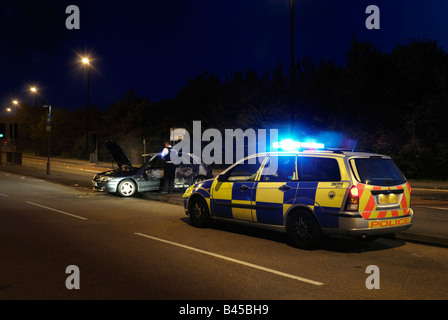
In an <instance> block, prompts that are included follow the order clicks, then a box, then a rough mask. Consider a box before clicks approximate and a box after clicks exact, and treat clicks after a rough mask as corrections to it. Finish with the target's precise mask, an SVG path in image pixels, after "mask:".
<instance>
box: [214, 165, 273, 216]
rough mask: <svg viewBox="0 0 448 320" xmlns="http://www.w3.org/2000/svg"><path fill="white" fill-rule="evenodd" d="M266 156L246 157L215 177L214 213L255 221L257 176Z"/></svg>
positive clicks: (215, 214)
mask: <svg viewBox="0 0 448 320" xmlns="http://www.w3.org/2000/svg"><path fill="white" fill-rule="evenodd" d="M264 159H265V157H264V156H254V157H249V158H246V159H245V160H243V161H241V162H240V163H238V164H236V165H235V166H234V167H232V168H230V169H229V170H228V171H226V172H225V173H224V174H223V175H222V176H221V177H219V178H217V179H215V181H214V182H213V185H212V188H211V203H210V205H211V212H212V215H214V216H216V217H221V218H227V219H236V220H244V221H253V220H254V219H253V215H252V202H253V200H254V198H253V197H254V195H255V193H254V190H255V187H256V181H255V180H256V177H257V174H258V171H259V168H260V165H261V163H262V162H263V161H264Z"/></svg>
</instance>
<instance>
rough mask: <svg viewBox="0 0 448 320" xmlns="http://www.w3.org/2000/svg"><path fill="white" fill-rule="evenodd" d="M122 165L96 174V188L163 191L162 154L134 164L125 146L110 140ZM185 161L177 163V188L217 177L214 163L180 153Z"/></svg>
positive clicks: (123, 191) (127, 194)
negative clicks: (136, 164) (212, 166)
mask: <svg viewBox="0 0 448 320" xmlns="http://www.w3.org/2000/svg"><path fill="white" fill-rule="evenodd" d="M105 145H106V148H107V149H108V150H109V152H110V153H111V155H112V157H113V159H114V161H115V162H116V163H117V165H118V168H117V169H113V170H109V171H105V172H101V173H98V174H96V175H95V176H94V177H93V179H92V186H93V190H95V191H104V192H108V193H114V194H118V195H120V196H122V197H131V196H133V195H135V194H136V193H139V192H147V191H159V190H161V188H162V186H163V185H164V180H163V179H164V169H165V167H166V162H165V160H164V159H163V158H162V157H161V155H160V154H154V155H152V156H151V157H150V158H149V160H148V161H146V162H145V163H144V164H143V165H142V166H140V167H136V166H133V165H132V163H131V161H130V160H129V158H128V156H127V155H126V153H125V152H124V151H123V149H122V148H121V147H120V146H119V145H118V144H116V143H115V142H112V141H107V142H106V144H105ZM178 156H179V157H181V158H182V162H181V163H180V164H177V165H176V170H175V178H174V189H175V190H179V191H182V190H185V189H186V188H188V187H189V186H190V185H192V184H194V183H196V182H199V181H202V180H206V179H210V178H212V177H213V175H212V169H211V167H210V166H208V165H207V164H205V163H204V162H202V161H201V160H200V159H199V158H198V157H196V156H195V155H193V154H190V153H178Z"/></svg>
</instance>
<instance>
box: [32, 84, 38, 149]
mask: <svg viewBox="0 0 448 320" xmlns="http://www.w3.org/2000/svg"><path fill="white" fill-rule="evenodd" d="M30 91H31V92H32V93H33V94H34V139H33V144H34V155H35V156H37V89H36V87H31V88H30Z"/></svg>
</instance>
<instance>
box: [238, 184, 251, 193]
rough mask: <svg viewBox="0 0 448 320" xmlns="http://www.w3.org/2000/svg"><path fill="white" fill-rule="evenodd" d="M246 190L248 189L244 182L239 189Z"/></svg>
mask: <svg viewBox="0 0 448 320" xmlns="http://www.w3.org/2000/svg"><path fill="white" fill-rule="evenodd" d="M246 190H249V187H248V186H246V185H245V184H243V185H242V186H241V187H240V191H246Z"/></svg>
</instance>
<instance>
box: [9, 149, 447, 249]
mask: <svg viewBox="0 0 448 320" xmlns="http://www.w3.org/2000/svg"><path fill="white" fill-rule="evenodd" d="M47 161H48V160H47V158H46V157H38V156H34V155H31V154H23V155H22V164H20V165H19V164H10V163H7V162H6V156H5V154H3V156H2V161H1V165H0V171H6V172H10V173H16V174H23V175H27V176H33V177H37V178H41V179H44V180H49V181H52V182H55V183H60V184H63V185H67V186H71V187H75V188H78V189H79V190H80V191H82V192H86V193H91V192H93V191H92V186H91V179H92V177H93V175H94V174H95V173H98V172H103V171H106V170H110V169H113V168H117V166H116V164H115V165H114V164H113V163H111V162H101V161H100V162H97V163H92V162H90V161H88V160H78V159H67V158H59V157H57V158H51V159H50V163H51V166H50V168H51V169H50V174H49V175H48V174H47V171H46V165H47ZM74 171H75V172H76V174H73V172H74ZM217 174H219V171H216V172H214V176H216V175H217ZM409 183H410V185H411V187H412V207H413V208H414V210H415V211H416V215H417V214H418V212H419V210H422V208H432V209H438V210H436V211H438V212H437V214H438V217H443V219H440V221H438V222H437V223H438V224H440V226H441V228H442V230H448V219H447V217H448V181H436V180H409ZM138 197H140V198H144V199H148V200H153V201H162V202H167V203H171V204H175V205H182V192H176V193H172V194H162V193H159V192H146V193H142V194H140V195H138ZM416 217H417V216H416ZM420 218H424V217H420ZM428 219H434V217H433V216H431V217H430V218H428ZM416 222H417V221H416ZM414 226H416V223H414ZM414 226H413V227H411V228H410V229H409V230H407V231H405V232H401V233H398V234H396V238H400V239H403V240H407V241H413V242H421V243H425V244H431V245H438V246H443V247H448V234H442V235H441V234H440V232H438V233H435V232H434V233H433V232H431V231H427V230H424V231H423V232H422V229H421V228H414ZM413 228H414V230H413Z"/></svg>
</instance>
